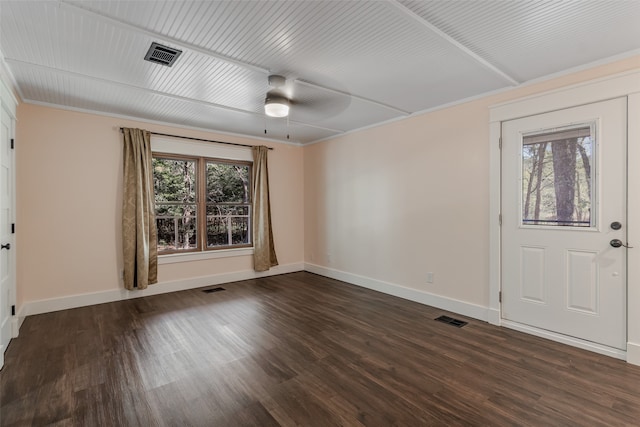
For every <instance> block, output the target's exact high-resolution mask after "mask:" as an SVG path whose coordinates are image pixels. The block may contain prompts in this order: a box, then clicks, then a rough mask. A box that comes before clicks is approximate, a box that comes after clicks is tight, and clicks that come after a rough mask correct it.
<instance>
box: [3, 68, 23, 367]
mask: <svg viewBox="0 0 640 427" xmlns="http://www.w3.org/2000/svg"><path fill="white" fill-rule="evenodd" d="M0 59H1V58H0ZM0 67H1V64H0ZM0 71H2V70H0ZM17 106H18V100H17V99H16V97H15V96H14V94H13V92H11V90H10V89H9V87H8V86H7V85H6V83H5V82H4V80H3V74H2V73H1V72H0V109H2V110H4V111H5V112H6V113H7V114H8V115H9V120H10V122H11V123H10V129H9V138H13V139H15V129H16V126H15V122H16V120H17V117H16V110H17ZM12 151H13V153H12V154H13V155H12V156H11V171H12V176H11V180H12V185H13V195H12V200H11V203H12V205H13V206H12V208H13V209H12V212H11V215H12V218H11V222H12V223H15V222H16V161H15V160H16V156H15V151H14V150H12ZM10 243H11V251H12V256H11V257H10V259H11V262H10V264H9V269H10V270H11V274H12V275H13V287H12V289H11V301H10V305H13V306H16V305H17V288H18V284H17V281H18V279H17V268H16V265H17V262H16V260H17V257H16V253H17V252H16V246H17V245H16V235H15V234H13V235H12V239H11V242H10ZM16 310H17V307H16ZM9 316H11V320H10V322H11V324H10V330H11V338H16V337H17V336H18V333H19V330H20V325H21V322H20V320H19V317H18V316H17V312H16V315H13V316H12V315H11V313H9ZM5 350H6V348H4V347H3V346H2V344H0V352H1V354H0V367H1V366H2V362H3V360H4V351H5Z"/></svg>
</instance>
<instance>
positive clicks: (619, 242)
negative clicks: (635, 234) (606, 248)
mask: <svg viewBox="0 0 640 427" xmlns="http://www.w3.org/2000/svg"><path fill="white" fill-rule="evenodd" d="M609 244H610V245H611V246H613V247H614V248H619V247H621V246H624V247H625V248H627V249H632V248H633V246H628V245H625V244H624V243H622V240H620V239H613V240H612V241H610V242H609Z"/></svg>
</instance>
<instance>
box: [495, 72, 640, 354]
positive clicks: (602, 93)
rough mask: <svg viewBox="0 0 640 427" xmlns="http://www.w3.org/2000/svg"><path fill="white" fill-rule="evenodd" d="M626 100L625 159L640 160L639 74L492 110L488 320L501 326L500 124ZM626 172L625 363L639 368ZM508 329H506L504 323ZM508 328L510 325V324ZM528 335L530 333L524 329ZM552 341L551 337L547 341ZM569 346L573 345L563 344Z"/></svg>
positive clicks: (636, 196)
mask: <svg viewBox="0 0 640 427" xmlns="http://www.w3.org/2000/svg"><path fill="white" fill-rule="evenodd" d="M625 96H626V97H627V100H628V109H627V114H628V120H627V123H628V130H627V138H628V158H632V159H633V158H635V159H638V160H639V161H640V70H634V71H631V72H626V73H622V74H617V75H613V76H609V77H606V78H602V79H597V80H592V81H589V82H585V83H580V84H577V85H573V86H568V87H565V88H562V89H558V90H554V91H550V92H545V93H542V94H538V95H535V96H529V97H526V98H520V99H517V100H514V101H509V102H506V103H502V104H497V105H494V106H492V107H490V124H489V139H490V141H489V142H490V144H489V186H490V187H489V264H490V265H489V316H488V318H489V322H490V323H492V324H494V325H503V324H504V322H503V321H502V319H501V311H500V310H501V304H500V301H499V292H500V289H501V277H500V274H501V273H500V271H501V265H500V262H501V247H500V239H501V229H500V223H499V215H500V213H501V184H500V183H501V179H502V171H501V161H500V148H499V144H500V137H501V122H503V121H505V120H512V119H516V118H520V117H526V116H531V115H534V114H541V113H547V112H550V111H556V110H561V109H565V108H570V107H576V106H579V105H584V104H589V103H593V102H599V101H604V100H607V99H611V98H619V97H625ZM638 169H639V168H629V172H628V177H627V179H628V216H627V218H628V220H627V221H628V223H629V228H628V238H629V242H630V243H631V244H632V245H635V246H636V248H637V249H630V250H629V251H628V266H629V267H628V274H627V283H628V285H627V288H628V291H627V292H628V306H627V353H626V360H627V362H629V363H633V364H636V365H640V220H638V222H634V219H635V218H640V170H638ZM504 326H508V325H506V324H505V325H504ZM509 326H512V325H509ZM528 332H529V333H531V331H528ZM548 338H551V339H553V337H548ZM567 344H571V343H567Z"/></svg>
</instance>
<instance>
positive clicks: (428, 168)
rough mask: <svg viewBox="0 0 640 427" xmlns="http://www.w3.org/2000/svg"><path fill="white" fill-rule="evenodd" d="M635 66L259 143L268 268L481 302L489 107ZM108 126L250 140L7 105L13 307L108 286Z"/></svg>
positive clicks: (245, 260) (182, 273) (112, 239)
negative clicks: (12, 143)
mask: <svg viewBox="0 0 640 427" xmlns="http://www.w3.org/2000/svg"><path fill="white" fill-rule="evenodd" d="M634 68H636V69H637V68H640V57H634V58H630V59H627V60H624V61H619V62H616V63H613V64H608V65H606V66H601V67H596V68H593V69H590V70H587V71H583V72H579V73H575V74H572V75H567V76H563V77H560V78H557V79H553V80H548V81H545V82H542V83H539V84H535V85H528V86H526V87H522V88H517V89H514V90H512V91H508V92H503V93H501V94H499V95H493V96H489V97H485V98H482V99H479V100H476V101H472V102H468V103H464V104H461V105H458V106H454V107H451V108H446V109H442V110H439V111H435V112H431V113H426V114H423V115H419V116H416V117H412V118H409V119H406V120H402V121H398V122H394V123H390V124H387V125H384V126H379V127H376V128H372V129H368V130H363V131H359V132H354V133H352V134H348V135H344V136H342V137H339V138H335V139H333V140H329V141H325V142H321V143H318V144H314V145H310V146H306V147H304V148H302V147H294V146H290V145H285V144H275V143H267V144H266V145H272V146H275V147H276V150H274V151H272V152H270V157H269V159H270V166H269V167H270V175H271V176H270V180H271V186H272V209H273V216H274V232H275V240H276V249H277V251H278V258H279V260H280V264H281V265H291V264H296V263H301V262H302V261H303V260H304V261H306V262H308V263H310V264H316V265H319V266H325V267H329V268H332V269H335V270H339V271H342V272H346V273H349V274H354V275H360V276H364V277H367V278H371V279H375V280H378V281H383V282H388V283H391V284H396V285H400V286H403V287H406V288H410V289H415V290H418V291H425V292H428V293H431V294H435V295H439V296H443V297H446V298H451V299H455V300H460V301H463V302H468V303H471V304H476V305H479V306H483V307H487V306H488V305H489V296H488V294H489V279H488V275H489V255H488V249H489V244H488V240H489V227H488V223H489V219H488V211H489V146H488V144H489V106H490V105H493V104H495V103H499V102H502V101H506V100H510V99H515V98H518V97H522V96H527V95H532V94H536V93H540V92H542V91H546V90H550V89H554V88H560V87H563V86H566V85H570V84H574V83H579V82H582V81H586V80H590V79H593V78H598V77H602V76H606V75H611V74H615V73H619V72H623V71H625V70H630V69H634ZM425 96H428V94H425ZM121 126H128V127H142V128H146V129H149V130H152V131H158V132H165V133H173V134H179V135H185V136H195V137H201V138H208V139H209V138H210V139H222V140H228V141H232V142H243V143H248V144H262V143H263V142H261V141H257V140H252V139H248V138H240V137H230V136H222V135H216V134H214V133H205V132H198V131H192V130H185V129H177V128H171V127H167V126H159V125H154V124H148V123H142V122H136V121H131V120H124V119H117V118H111V117H106V116H99V115H93V114H85V113H76V112H70V111H64V110H59V109H54V108H47V107H41V106H36V105H30V104H22V105H20V106H19V109H18V126H17V141H18V144H17V149H16V160H17V164H16V171H17V195H18V196H17V227H18V233H17V245H16V246H17V257H18V265H17V283H18V308H20V307H21V306H22V305H23V304H24V303H27V302H32V301H38V300H47V299H52V298H59V297H65V296H70V295H77V294H86V293H95V292H102V291H111V290H119V289H121V281H120V278H119V271H120V269H121V265H122V260H121V251H120V208H121V201H120V199H121V186H122V181H121V175H122V165H121V155H122V153H121V136H120V134H119V131H118V129H119V127H121ZM303 252H304V257H303ZM250 270H251V257H249V256H243V257H234V258H222V259H213V260H206V261H193V262H188V263H176V264H165V265H161V266H160V270H159V279H160V281H161V282H172V281H178V280H186V279H191V278H197V277H204V276H210V275H217V274H223V273H233V272H242V271H250ZM427 272H433V273H434V274H435V276H434V279H435V280H434V283H433V284H426V274H427Z"/></svg>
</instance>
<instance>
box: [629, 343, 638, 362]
mask: <svg viewBox="0 0 640 427" xmlns="http://www.w3.org/2000/svg"><path fill="white" fill-rule="evenodd" d="M627 363H631V364H632V365H639V366H640V344H636V343H633V342H628V343H627Z"/></svg>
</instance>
